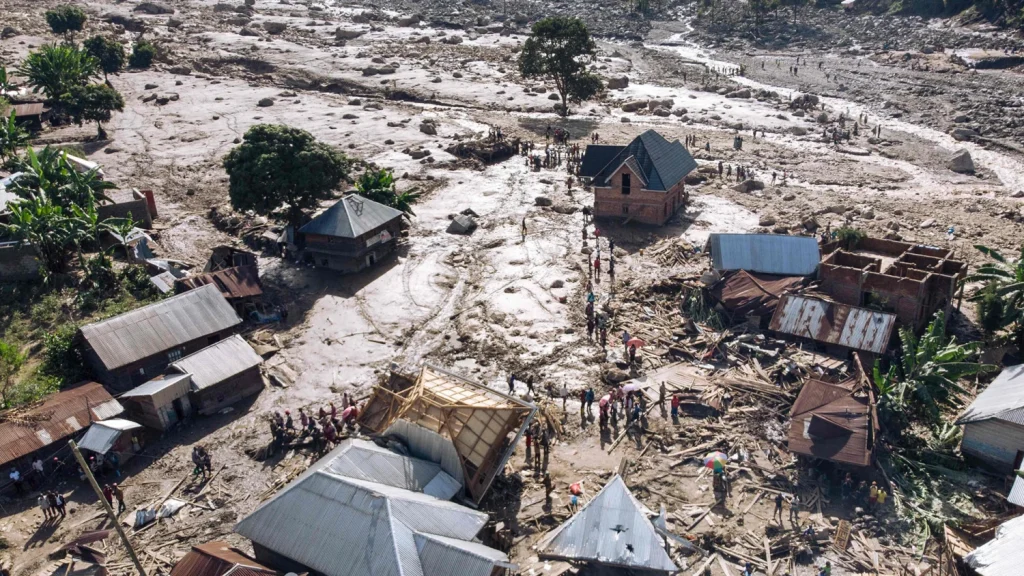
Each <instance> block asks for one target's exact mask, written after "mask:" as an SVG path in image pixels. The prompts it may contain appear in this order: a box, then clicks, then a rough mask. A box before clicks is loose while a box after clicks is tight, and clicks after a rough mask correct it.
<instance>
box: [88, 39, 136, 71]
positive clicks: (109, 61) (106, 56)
mask: <svg viewBox="0 0 1024 576" xmlns="http://www.w3.org/2000/svg"><path fill="white" fill-rule="evenodd" d="M85 51H86V52H88V53H89V54H90V55H91V56H92V57H93V58H95V59H96V60H97V61H98V62H99V63H100V68H101V69H102V70H103V79H104V80H106V79H107V74H117V73H118V72H120V71H121V70H122V69H123V68H124V63H125V60H126V56H125V53H124V46H122V45H121V43H120V42H118V41H117V40H114V39H113V38H107V37H105V36H93V37H92V38H89V39H88V40H86V41H85Z"/></svg>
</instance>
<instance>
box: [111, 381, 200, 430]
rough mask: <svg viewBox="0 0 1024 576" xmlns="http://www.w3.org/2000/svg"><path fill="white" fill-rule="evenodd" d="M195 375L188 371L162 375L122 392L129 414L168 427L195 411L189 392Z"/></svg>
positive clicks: (148, 423) (146, 423)
mask: <svg viewBox="0 0 1024 576" xmlns="http://www.w3.org/2000/svg"><path fill="white" fill-rule="evenodd" d="M191 389H192V377H191V376H190V375H188V374H162V375H160V376H157V377H156V378H154V379H152V380H150V381H149V382H146V383H145V384H143V385H141V386H136V387H135V388H132V389H131V390H129V391H127V392H125V393H124V394H121V396H119V397H118V399H119V400H120V401H121V404H123V405H124V409H125V413H126V414H127V415H128V417H129V418H130V419H131V420H133V421H135V422H138V423H139V424H142V425H144V426H148V427H149V428H153V429H156V430H161V431H163V430H167V429H168V428H171V427H173V426H174V425H176V424H177V423H178V422H181V421H182V420H184V419H185V418H187V417H188V416H189V415H190V414H191V413H192V403H191V402H190V401H189V397H188V395H189V391H190V390H191Z"/></svg>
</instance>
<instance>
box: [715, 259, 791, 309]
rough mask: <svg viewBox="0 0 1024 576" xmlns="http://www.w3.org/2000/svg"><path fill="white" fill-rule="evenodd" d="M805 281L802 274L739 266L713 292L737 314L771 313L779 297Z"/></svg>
mask: <svg viewBox="0 0 1024 576" xmlns="http://www.w3.org/2000/svg"><path fill="white" fill-rule="evenodd" d="M803 281H804V280H803V278H801V277H798V276H776V275H773V274H759V273H756V272H747V271H746V270H736V271H733V272H729V273H727V274H726V275H725V277H724V278H722V279H721V280H720V281H718V282H717V283H715V285H714V286H712V287H711V288H710V290H709V292H710V293H711V295H712V296H713V297H714V298H715V300H717V301H718V302H719V303H720V304H721V305H722V307H723V308H725V309H726V310H727V311H728V312H729V314H730V315H732V316H733V317H734V318H742V317H744V316H748V315H754V316H770V315H771V314H774V313H775V308H776V306H777V305H778V303H779V297H780V296H782V295H783V294H785V293H786V292H790V291H792V290H795V289H797V288H799V287H800V286H801V285H802V284H803Z"/></svg>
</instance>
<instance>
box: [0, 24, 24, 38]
mask: <svg viewBox="0 0 1024 576" xmlns="http://www.w3.org/2000/svg"><path fill="white" fill-rule="evenodd" d="M18 34H20V32H18V30H17V29H16V28H13V27H11V26H4V29H3V30H2V31H0V38H2V39H4V40H7V39H8V38H14V37H15V36H17V35H18Z"/></svg>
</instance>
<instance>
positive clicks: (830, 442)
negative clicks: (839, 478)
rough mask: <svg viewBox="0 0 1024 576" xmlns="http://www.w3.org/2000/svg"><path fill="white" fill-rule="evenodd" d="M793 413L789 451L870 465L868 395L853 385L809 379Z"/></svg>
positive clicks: (870, 444) (795, 404)
mask: <svg viewBox="0 0 1024 576" xmlns="http://www.w3.org/2000/svg"><path fill="white" fill-rule="evenodd" d="M850 384H852V383H850ZM790 416H791V418H792V419H791V420H790V428H789V451H790V452H794V453H796V454H803V455H805V456H812V457H814V458H821V459H824V460H830V461H832V462H841V463H845V464H852V465H854V466H870V465H871V455H872V453H873V452H874V445H873V444H872V443H871V438H872V436H871V406H870V405H869V404H868V399H867V398H866V397H857V396H854V386H852V385H842V384H840V385H836V384H828V383H825V382H821V381H818V380H808V381H807V382H806V383H805V384H804V386H803V388H802V389H801V390H800V395H799V396H798V397H797V399H796V402H794V403H793V408H792V410H791V412H790Z"/></svg>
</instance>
